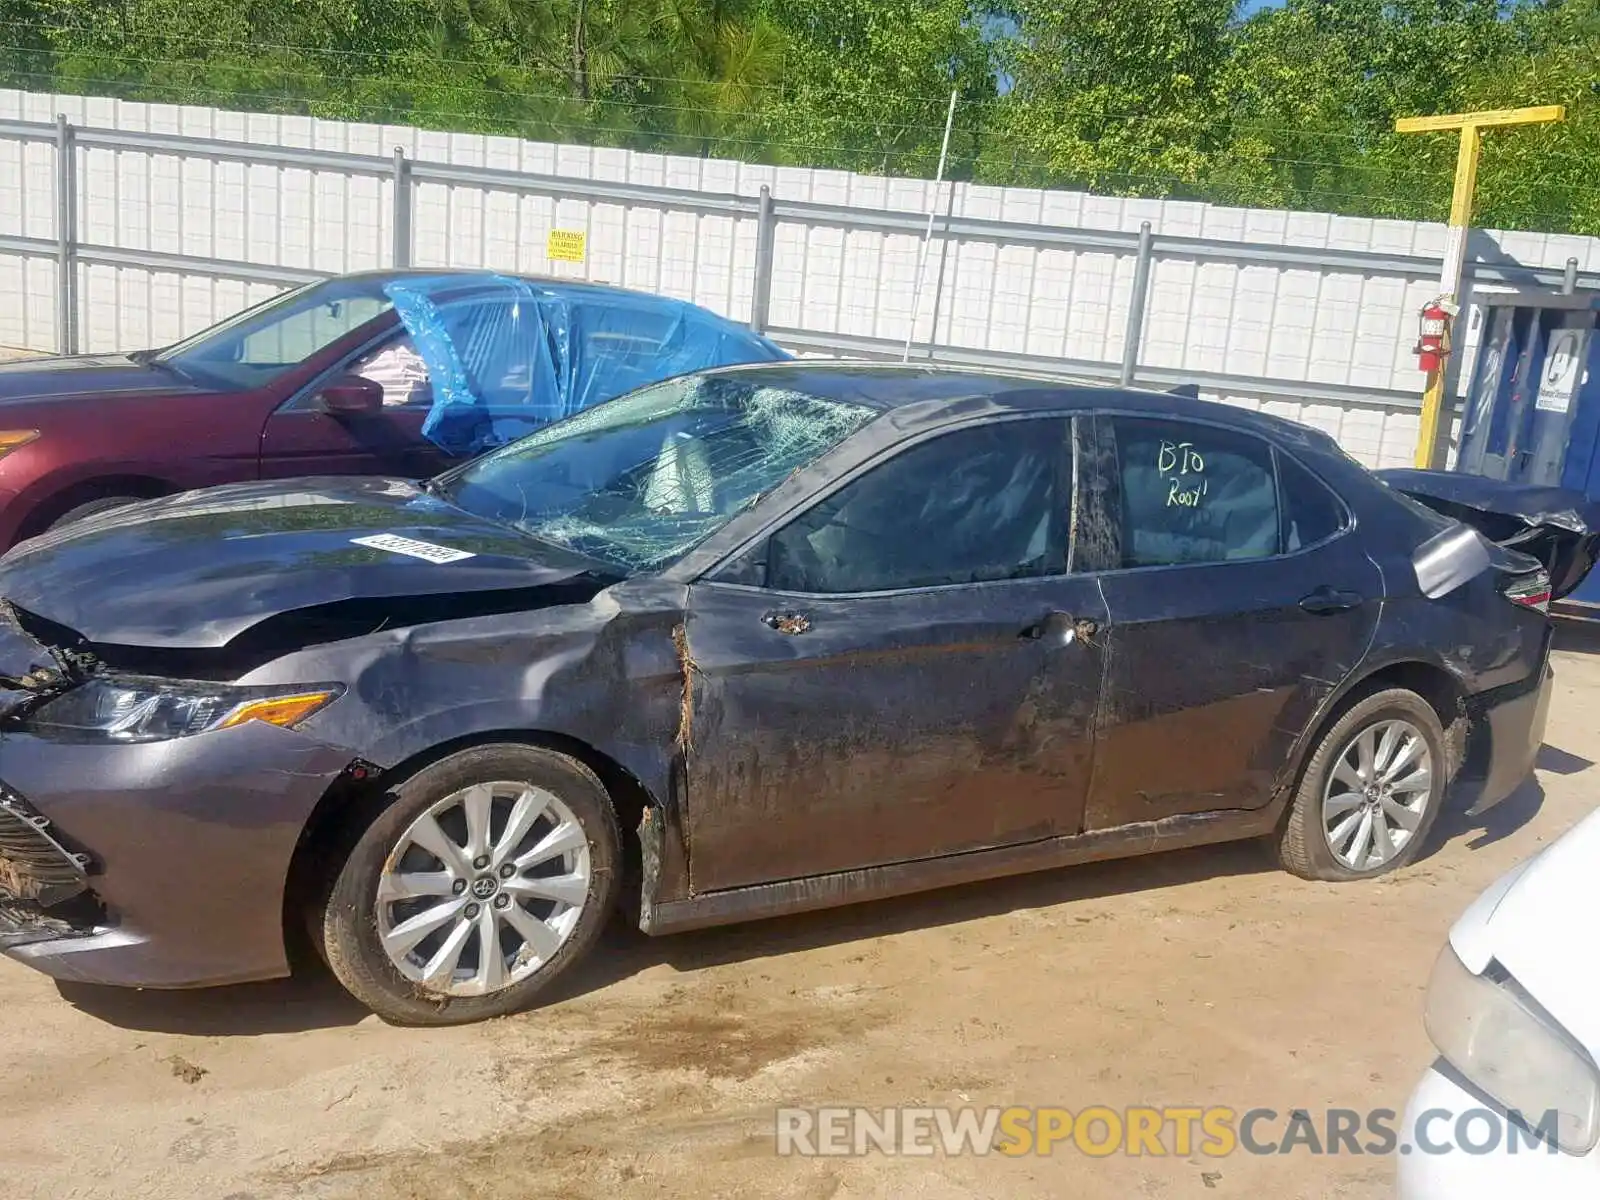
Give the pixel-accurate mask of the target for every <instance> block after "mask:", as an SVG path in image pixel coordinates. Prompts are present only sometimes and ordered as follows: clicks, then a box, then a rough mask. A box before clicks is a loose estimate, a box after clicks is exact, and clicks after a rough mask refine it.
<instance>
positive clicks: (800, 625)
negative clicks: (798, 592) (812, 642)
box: [761, 612, 811, 634]
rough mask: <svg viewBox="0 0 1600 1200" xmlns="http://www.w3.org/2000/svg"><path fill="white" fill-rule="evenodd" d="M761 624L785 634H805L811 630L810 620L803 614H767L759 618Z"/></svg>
mask: <svg viewBox="0 0 1600 1200" xmlns="http://www.w3.org/2000/svg"><path fill="white" fill-rule="evenodd" d="M761 623H762V624H763V625H765V626H767V627H768V628H769V629H776V630H777V631H778V632H779V633H787V634H800V633H805V632H807V631H808V630H809V629H810V628H811V618H810V617H808V616H807V615H806V614H805V613H803V612H769V613H767V614H765V615H764V616H763V617H762V618H761Z"/></svg>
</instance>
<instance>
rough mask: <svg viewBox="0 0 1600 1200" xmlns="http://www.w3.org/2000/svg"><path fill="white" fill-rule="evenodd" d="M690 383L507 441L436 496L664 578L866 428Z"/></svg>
mask: <svg viewBox="0 0 1600 1200" xmlns="http://www.w3.org/2000/svg"><path fill="white" fill-rule="evenodd" d="M760 378H761V377H760V376H755V375H743V374H740V373H734V374H729V375H710V376H705V375H689V376H684V377H681V378H678V379H673V380H670V381H668V382H666V383H661V384H657V385H655V386H653V387H648V388H645V389H643V390H642V391H638V392H634V393H633V394H631V395H628V396H623V397H622V398H620V399H617V400H613V401H611V402H609V403H606V404H600V405H597V406H595V407H594V408H591V409H588V410H586V411H584V412H581V413H579V414H577V415H576V416H573V417H569V418H568V419H567V420H564V421H560V422H557V423H556V424H554V425H551V426H549V427H547V428H545V429H542V430H540V431H539V432H537V433H535V434H532V435H530V436H528V437H525V438H523V439H522V440H520V441H517V442H513V443H512V444H511V445H509V446H506V447H504V448H503V449H500V450H496V451H494V452H493V453H491V454H488V455H485V456H484V457H482V458H480V459H477V460H475V461H474V462H472V463H470V464H468V465H467V466H465V467H463V468H461V469H459V470H457V471H454V472H451V473H449V474H447V475H445V476H443V477H441V478H440V479H439V481H438V483H437V485H436V487H435V491H436V493H437V494H439V495H441V496H443V497H445V498H447V499H449V500H450V501H451V502H452V503H454V504H457V505H459V506H460V507H462V508H464V509H466V510H467V511H469V512H472V513H475V514H477V515H479V516H484V517H488V518H489V519H491V520H496V521H503V522H505V523H507V524H510V525H514V526H516V527H517V528H519V529H522V530H524V531H525V532H527V533H529V534H532V535H533V536H534V537H537V538H539V539H541V540H542V541H547V542H554V543H555V544H557V545H560V546H565V547H567V548H568V549H571V550H574V551H576V552H578V553H580V554H584V555H587V556H589V557H590V558H595V559H599V560H600V561H602V562H606V563H609V564H612V565H614V566H617V567H619V568H621V569H623V570H626V571H629V572H634V571H645V570H652V569H654V568H656V567H659V566H661V565H662V564H664V563H665V562H667V561H668V560H669V559H672V558H675V557H677V556H678V555H680V554H682V553H683V552H684V551H686V550H688V549H689V548H690V547H691V546H693V545H695V544H696V543H697V542H699V541H701V540H702V539H703V538H705V537H707V536H709V535H710V534H712V533H713V532H715V531H716V530H718V529H720V528H721V527H722V526H723V525H725V524H727V523H728V521H730V520H731V519H732V518H733V517H734V516H736V515H737V514H738V513H739V512H741V511H743V510H744V509H746V508H748V507H749V506H750V505H751V504H753V503H755V502H756V500H758V499H759V498H760V497H761V496H762V495H763V494H765V493H766V492H769V491H771V490H772V489H773V488H774V487H776V486H777V485H778V484H780V483H782V482H783V480H784V479H786V478H788V476H789V475H790V474H792V473H793V472H794V471H796V470H797V469H799V468H801V467H804V466H805V465H807V464H808V463H810V462H811V461H813V460H814V459H816V458H818V457H819V456H821V455H822V454H823V453H825V452H826V451H828V450H830V449H831V448H833V447H834V446H836V445H838V444H839V442H841V441H843V440H844V439H845V438H846V437H848V436H849V435H850V434H851V433H853V432H854V431H855V430H857V429H859V428H860V427H861V426H862V425H864V424H865V423H866V422H867V421H869V420H871V419H872V417H873V416H874V415H875V411H874V410H873V409H871V408H868V407H866V406H865V405H860V404H852V403H849V402H846V401H841V400H834V399H830V398H826V397H823V396H816V395H812V394H809V393H806V392H799V391H793V390H790V389H787V388H782V387H775V386H771V385H770V384H763V383H761V382H759V380H760Z"/></svg>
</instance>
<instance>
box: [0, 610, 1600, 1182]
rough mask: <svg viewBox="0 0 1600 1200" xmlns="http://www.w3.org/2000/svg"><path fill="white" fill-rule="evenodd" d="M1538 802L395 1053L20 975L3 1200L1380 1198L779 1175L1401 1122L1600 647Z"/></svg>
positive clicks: (639, 966)
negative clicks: (785, 1114) (1467, 924)
mask: <svg viewBox="0 0 1600 1200" xmlns="http://www.w3.org/2000/svg"><path fill="white" fill-rule="evenodd" d="M1567 640H1568V644H1569V648H1568V649H1566V650H1564V651H1562V652H1561V653H1560V654H1559V658H1558V664H1557V670H1558V693H1557V696H1556V699H1555V702H1554V706H1553V710H1552V714H1551V721H1550V728H1549V732H1548V744H1547V746H1546V749H1545V751H1544V752H1543V754H1542V756H1541V759H1540V770H1539V772H1538V778H1537V782H1535V783H1530V784H1529V785H1527V786H1526V787H1525V788H1524V790H1523V791H1522V792H1521V793H1519V794H1518V795H1517V796H1516V797H1514V798H1513V799H1512V800H1510V801H1508V802H1507V803H1506V804H1505V805H1503V806H1501V807H1500V808H1498V809H1496V810H1494V811H1493V812H1492V813H1491V814H1489V816H1488V817H1487V818H1486V820H1487V824H1486V825H1479V826H1477V827H1471V826H1470V825H1469V823H1468V822H1467V821H1466V820H1465V819H1464V818H1457V819H1454V820H1453V821H1451V822H1450V824H1449V827H1448V828H1447V829H1445V830H1444V831H1443V836H1442V837H1439V838H1437V839H1436V844H1437V848H1436V849H1435V850H1434V851H1433V852H1432V853H1431V854H1430V855H1429V856H1428V857H1427V858H1426V859H1425V860H1424V861H1422V862H1420V863H1419V864H1417V865H1416V866H1414V867H1412V868H1411V869H1409V870H1407V871H1405V872H1403V873H1402V874H1400V875H1399V877H1397V878H1393V879H1390V880H1386V881H1383V882H1377V883H1372V884H1364V885H1354V886H1343V887H1340V886H1330V885H1319V884H1312V883H1304V882H1300V881H1298V880H1295V879H1292V878H1290V877H1288V876H1285V875H1283V874H1280V873H1279V872H1277V871H1276V870H1274V869H1272V868H1271V867H1270V866H1269V865H1268V864H1267V862H1266V861H1265V859H1264V857H1263V855H1262V854H1261V852H1260V850H1259V848H1256V847H1252V846H1234V847H1223V848H1220V849H1209V850H1199V851H1182V852H1177V853H1170V854H1166V855H1160V856H1155V857H1151V858H1145V859H1142V860H1135V861H1130V862H1122V863H1114V864H1105V865H1099V866H1093V867H1080V868H1076V869H1072V870H1066V871H1060V872H1056V873H1052V874H1045V875H1037V876H1032V877H1027V878H1022V879H1015V880H1011V881H1002V882H999V883H992V884H984V885H977V886H973V887H968V888H963V889H959V890H954V891H946V892H939V893H933V894H929V895H925V896H920V897H913V898H909V899H906V900H902V901H893V902H887V903H881V904H876V905H869V906H863V907H858V908H854V909H847V910H841V911H836V912H830V913H821V914H816V915H810V916H805V917H796V918H789V919H784V920H780V921H773V922H767V923H764V924H759V925H752V926H746V927H743V928H738V929H730V930H713V931H709V932H705V933H700V934H691V935H685V936H681V937H678V938H672V939H662V940H651V939H648V938H645V937H643V936H642V935H640V934H638V933H637V932H631V933H630V932H629V931H628V930H626V929H623V928H616V929H614V930H612V931H611V933H610V934H609V935H608V938H607V940H606V942H605V944H604V945H603V946H602V947H601V953H600V954H598V955H597V956H596V958H595V960H593V962H592V963H591V965H590V967H589V969H588V970H586V971H585V972H583V973H582V975H581V976H580V977H579V978H576V979H574V980H573V981H572V982H571V984H570V986H569V987H567V988H565V989H564V992H563V996H562V998H561V999H559V1000H558V1001H557V1002H555V1003H553V1004H551V1005H550V1006H548V1007H545V1008H543V1009H541V1010H539V1011H536V1012H531V1013H527V1014H524V1015H521V1016H517V1017H514V1018H509V1019H506V1020H501V1021H495V1022H492V1023H489V1024H486V1025H481V1026H477V1027H471V1028H464V1029H451V1030H434V1031H423V1032H417V1031H408V1030H400V1029H392V1028H388V1027H386V1026H384V1025H382V1024H380V1023H378V1022H377V1021H376V1020H375V1019H373V1018H371V1017H364V1016H363V1014H362V1013H361V1012H360V1011H359V1010H358V1009H356V1008H355V1007H354V1006H353V1005H352V1004H350V1003H349V1002H348V1001H346V1000H344V999H342V997H341V994H340V993H338V991H337V989H336V988H334V987H333V986H332V985H331V984H330V983H328V982H327V981H325V980H321V979H311V980H307V981H304V982H293V983H284V984H269V985H261V986H255V987H247V988H235V989H228V990H225V991H217V992H210V993H179V994H161V993H129V992H117V991H108V990H101V989H90V988H61V989H59V990H58V988H57V987H56V985H55V984H53V983H51V982H50V981H49V980H47V979H45V978H43V977H41V976H39V975H36V974H34V973H32V972H31V971H28V970H25V969H23V968H22V967H19V966H17V965H15V964H13V963H10V962H4V961H0V1011H3V1012H4V1013H5V1016H6V1022H5V1024H6V1031H7V1032H6V1035H5V1038H4V1043H3V1048H0V1065H3V1073H0V1164H3V1165H4V1167H5V1175H6V1184H5V1188H4V1192H5V1194H6V1195H7V1196H9V1197H19V1198H20V1197H50V1198H51V1200H66V1198H69V1197H73V1198H81V1197H102V1196H103V1197H116V1198H117V1200H140V1198H143V1197H160V1198H162V1200H189V1198H194V1200H279V1198H287V1197H291V1196H293V1197H312V1198H316V1200H323V1198H325V1200H344V1198H346V1197H348V1198H350V1200H355V1198H357V1197H360V1198H361V1200H402V1198H406V1200H411V1198H415V1200H423V1198H426V1200H458V1198H459V1200H466V1198H467V1197H474V1198H477V1200H531V1198H534V1197H542V1196H549V1195H562V1196H567V1197H574V1198H584V1197H606V1198H607V1200H632V1198H634V1197H655V1198H670V1197H680V1196H681V1197H695V1198H697V1200H698V1198H701V1197H745V1196H762V1197H773V1198H783V1197H791V1198H795V1200H830V1198H838V1200H854V1198H858V1197H878V1196H883V1197H890V1196H893V1197H897V1198H899V1197H912V1198H926V1200H966V1198H971V1197H994V1196H1006V1197H1011V1196H1016V1197H1051V1198H1055V1197H1061V1196H1073V1197H1078V1198H1081V1200H1100V1198H1108V1200H1109V1198H1113V1197H1114V1198H1116V1200H1125V1198H1129V1197H1189V1196H1195V1197H1198V1196H1205V1197H1208V1198H1209V1197H1211V1196H1216V1197H1219V1200H1220V1198H1222V1197H1226V1196H1240V1197H1245V1196H1248V1197H1263V1196H1271V1197H1275V1198H1285V1200H1287V1198H1290V1197H1308V1198H1309V1197H1349V1198H1351V1200H1366V1198H1369V1197H1373V1198H1375V1197H1380V1196H1387V1195H1389V1193H1390V1188H1391V1180H1392V1178H1393V1171H1394V1161H1393V1159H1392V1158H1388V1157H1351V1156H1349V1155H1344V1156H1339V1157H1322V1158H1317V1157H1312V1156H1310V1155H1306V1154H1303V1153H1301V1154H1295V1155H1290V1156H1287V1157H1272V1158H1262V1157H1252V1156H1248V1155H1244V1154H1238V1155H1235V1156H1232V1157H1229V1158H1226V1159H1222V1160H1220V1161H1218V1160H1213V1159H1202V1158H1199V1157H1195V1158H1187V1159H1186V1158H1177V1157H1168V1158H1150V1157H1143V1158H1132V1157H1120V1156H1119V1157H1113V1158H1104V1159H1090V1158H1086V1157H1084V1156H1082V1155H1081V1154H1078V1153H1077V1152H1076V1151H1074V1150H1072V1149H1070V1148H1068V1149H1064V1150H1058V1151H1057V1153H1056V1154H1054V1155H1052V1156H1051V1157H1048V1158H1041V1157H1030V1158H1021V1159H1002V1158H999V1157H996V1156H989V1157H981V1158H980V1157H972V1156H968V1157H958V1158H945V1157H943V1156H938V1157H933V1158H903V1157H886V1156H881V1155H880V1156H875V1157H869V1158H859V1159H857V1158H850V1159H839V1158H835V1159H804V1160H802V1159H795V1158H779V1157H777V1156H776V1155H775V1153H774V1133H773V1119H774V1118H773V1109H774V1108H775V1106H779V1105H788V1104H806V1105H811V1104H865V1105H872V1106H880V1105H886V1104H928V1105H956V1106H967V1105H969V1104H970V1105H974V1106H986V1105H991V1104H992V1105H1010V1104H1031V1105H1062V1106H1065V1107H1068V1108H1071V1109H1081V1108H1083V1107H1086V1106H1088V1105H1091V1104H1106V1105H1110V1106H1112V1107H1113V1108H1116V1107H1120V1106H1123V1105H1131V1104H1154V1105H1181V1104H1194V1105H1209V1104H1222V1105H1229V1106H1233V1107H1235V1108H1237V1109H1245V1108H1250V1107H1254V1106H1265V1107H1270V1108H1274V1109H1277V1110H1279V1111H1287V1110H1289V1109H1292V1108H1296V1107H1306V1108H1313V1109H1320V1108H1323V1107H1345V1108H1354V1109H1368V1108H1373V1107H1386V1108H1392V1109H1400V1108H1402V1107H1403V1104H1404V1100H1405V1097H1406V1094H1407V1093H1408V1091H1409V1089H1410V1087H1411V1085H1412V1083H1413V1081H1414V1080H1415V1079H1416V1077H1417V1074H1418V1072H1419V1071H1421V1069H1422V1068H1423V1067H1424V1065H1425V1064H1427V1063H1428V1062H1429V1061H1430V1059H1431V1057H1432V1055H1431V1053H1430V1050H1429V1046H1428V1042H1427V1039H1426V1037H1425V1035H1424V1033H1423V1030H1422V1022H1421V1004H1422V992H1423V985H1424V982H1425V980H1426V978H1427V975H1428V971H1429V969H1430V967H1431V964H1432V962H1433V959H1434V956H1435V955H1436V953H1437V952H1438V949H1439V947H1440V945H1441V943H1442V939H1443V938H1444V936H1445V933H1446V930H1447V929H1448V928H1449V926H1450V924H1451V922H1452V921H1453V920H1454V919H1455V918H1456V916H1457V915H1458V914H1459V913H1460V912H1461V910H1462V909H1463V908H1464V907H1465V905H1466V904H1467V903H1468V901H1470V900H1471V899H1472V898H1473V896H1475V895H1476V894H1477V892H1478V891H1479V890H1480V889H1481V888H1482V887H1483V886H1485V885H1486V884H1488V883H1489V882H1490V881H1491V880H1492V879H1494V878H1495V877H1496V876H1498V875H1499V874H1500V873H1501V872H1502V871H1504V870H1505V869H1506V868H1508V867H1509V866H1511V865H1512V864H1513V863H1515V862H1517V861H1519V860H1521V859H1523V858H1526V857H1527V856H1529V855H1530V854H1532V853H1533V852H1534V851H1535V850H1536V849H1537V848H1538V847H1539V846H1540V845H1542V844H1543V843H1546V842H1548V841H1550V840H1552V839H1553V838H1555V837H1557V836H1559V835H1560V834H1561V833H1562V832H1563V831H1565V830H1566V829H1568V828H1569V827H1570V826H1572V825H1573V824H1574V823H1575V822H1576V821H1578V820H1579V819H1580V818H1581V817H1582V816H1584V815H1585V814H1586V813H1588V812H1589V811H1590V810H1591V809H1592V808H1594V807H1595V806H1596V804H1597V803H1600V769H1597V768H1596V767H1595V765H1594V762H1593V761H1591V760H1592V759H1595V758H1597V757H1600V723H1597V722H1596V720H1595V717H1594V713H1595V712H1596V710H1597V702H1600V637H1585V638H1576V637H1569V638H1568V639H1567Z"/></svg>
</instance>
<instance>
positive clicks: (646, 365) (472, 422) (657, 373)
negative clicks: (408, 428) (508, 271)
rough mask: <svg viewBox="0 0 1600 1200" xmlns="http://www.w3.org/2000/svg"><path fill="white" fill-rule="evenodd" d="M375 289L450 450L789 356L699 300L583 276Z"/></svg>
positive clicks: (494, 442)
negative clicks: (655, 386)
mask: <svg viewBox="0 0 1600 1200" xmlns="http://www.w3.org/2000/svg"><path fill="white" fill-rule="evenodd" d="M383 290H384V292H385V293H386V294H387V295H388V297H389V299H390V300H391V301H392V302H393V303H394V307H395V312H396V313H397V314H398V315H399V317H400V320H401V322H402V323H404V325H405V327H406V330H407V332H409V333H410V334H411V340H412V343H413V345H414V346H415V347H416V351H417V353H418V354H419V355H420V356H421V357H422V359H423V361H424V362H425V363H426V364H427V367H428V374H429V376H430V378H431V380H432V384H433V407H432V409H431V410H430V411H429V413H428V417H427V420H426V421H425V422H424V423H423V426H422V433H423V436H424V437H426V438H428V439H429V440H430V441H432V442H433V443H434V444H435V445H437V446H439V447H440V448H441V449H443V450H445V451H447V452H449V453H451V454H457V455H470V454H477V453H480V452H482V451H484V450H487V449H490V448H492V447H494V446H500V445H504V444H505V443H507V442H510V441H515V440H516V439H517V438H519V437H522V436H523V435H525V434H528V433H531V432H533V431H534V430H536V429H539V428H541V427H543V426H545V425H548V424H550V422H552V421H557V420H560V419H561V418H562V417H567V416H571V415H572V414H573V413H575V412H580V411H582V410H583V409H585V408H588V407H590V406H591V405H594V404H599V403H600V402H601V401H603V400H610V399H612V398H613V397H616V396H620V395H622V394H623V393H625V392H630V391H632V390H633V389H635V388H638V387H643V386H644V385H646V384H649V383H655V382H658V381H660V380H663V379H669V378H671V377H672V376H674V375H682V374H685V373H686V372H689V371H699V370H704V369H706V368H708V367H720V366H727V365H730V364H733V363H746V362H773V361H776V360H780V359H786V358H789V357H790V355H789V354H788V353H787V352H786V351H784V350H782V349H780V348H779V347H778V346H777V345H775V344H774V343H772V342H770V341H768V340H767V339H766V338H764V337H762V336H761V335H760V334H758V333H755V332H753V331H751V330H750V329H748V328H746V327H745V326H743V325H739V324H736V323H735V322H733V321H729V320H727V319H725V318H723V317H719V316H717V315H716V314H715V313H712V312H708V311H707V310H705V309H703V308H700V307H698V306H696V305H693V304H688V303H686V302H684V301H681V300H672V299H668V298H667V297H664V296H648V295H644V294H642V293H636V292H627V291H622V290H620V289H612V288H606V287H600V286H597V285H592V284H576V283H575V284H562V283H544V282H534V281H531V280H525V279H514V278H510V277H508V276H504V275H495V274H491V273H484V274H475V273H467V274H462V273H455V274H448V275H429V276H410V277H406V278H403V279H397V280H395V281H393V282H391V283H388V284H385V285H384V289H383Z"/></svg>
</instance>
